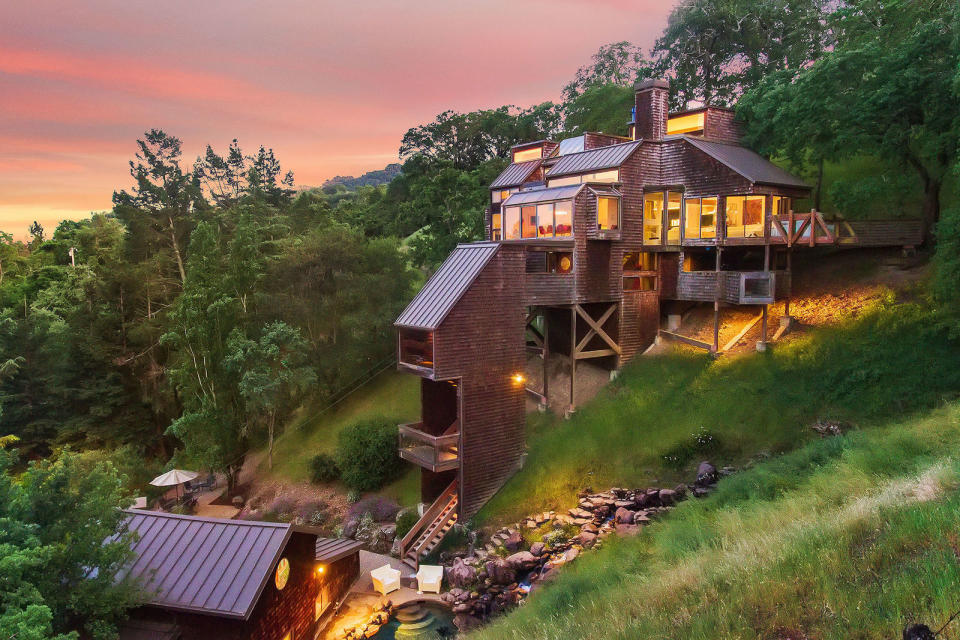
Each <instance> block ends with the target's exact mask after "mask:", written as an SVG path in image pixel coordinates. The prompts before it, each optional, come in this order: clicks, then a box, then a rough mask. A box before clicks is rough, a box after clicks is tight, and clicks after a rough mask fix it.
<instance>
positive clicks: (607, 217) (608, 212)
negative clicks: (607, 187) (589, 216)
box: [597, 196, 620, 231]
mask: <svg viewBox="0 0 960 640" xmlns="http://www.w3.org/2000/svg"><path fill="white" fill-rule="evenodd" d="M619 228H620V198H610V197H607V196H600V197H598V198H597V229H599V230H600V231H616V230H617V229H619Z"/></svg>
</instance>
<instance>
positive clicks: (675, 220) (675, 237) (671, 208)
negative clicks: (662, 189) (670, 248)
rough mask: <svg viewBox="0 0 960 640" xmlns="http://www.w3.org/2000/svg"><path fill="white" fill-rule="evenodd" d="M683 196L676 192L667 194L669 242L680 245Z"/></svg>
mask: <svg viewBox="0 0 960 640" xmlns="http://www.w3.org/2000/svg"><path fill="white" fill-rule="evenodd" d="M682 204H683V195H682V194H680V193H677V192H676V191H670V192H668V193H667V242H668V243H669V244H680V209H681V207H682Z"/></svg>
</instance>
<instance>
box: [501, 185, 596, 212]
mask: <svg viewBox="0 0 960 640" xmlns="http://www.w3.org/2000/svg"><path fill="white" fill-rule="evenodd" d="M582 188H583V185H582V184H569V185H566V186H563V187H550V188H549V189H531V190H530V191H518V192H517V193H511V194H510V197H509V198H507V199H506V200H504V201H503V203H502V204H501V205H500V206H502V207H509V206H512V205H517V204H533V203H534V202H549V201H551V200H568V199H570V198H572V197H574V196H575V195H577V193H578V192H579V191H580V189H582Z"/></svg>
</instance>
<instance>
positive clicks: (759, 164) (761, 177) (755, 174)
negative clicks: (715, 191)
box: [682, 136, 810, 189]
mask: <svg viewBox="0 0 960 640" xmlns="http://www.w3.org/2000/svg"><path fill="white" fill-rule="evenodd" d="M682 137H683V139H684V140H686V141H687V142H689V143H690V144H692V145H693V146H694V147H696V148H697V149H700V150H701V151H703V152H704V153H706V154H707V155H708V156H710V157H712V158H713V159H715V160H717V161H718V162H720V163H722V164H724V165H726V166H727V167H729V168H730V169H732V170H734V171H736V172H737V173H739V174H740V175H742V176H743V177H744V178H746V179H747V180H749V181H750V182H753V183H759V184H771V185H780V186H785V187H802V188H804V189H809V188H810V187H809V186H808V185H807V184H806V183H805V182H804V181H803V180H801V179H800V178H798V177H796V176H794V175H793V174H791V173H788V172H787V171H784V170H783V169H781V168H780V167H778V166H777V165H775V164H773V163H772V162H770V161H769V160H767V159H766V158H764V157H763V156H761V155H760V154H759V153H756V152H755V151H751V150H750V149H747V148H746V147H740V146H737V145H732V144H723V143H721V142H710V141H708V140H701V139H700V138H694V137H691V136H682Z"/></svg>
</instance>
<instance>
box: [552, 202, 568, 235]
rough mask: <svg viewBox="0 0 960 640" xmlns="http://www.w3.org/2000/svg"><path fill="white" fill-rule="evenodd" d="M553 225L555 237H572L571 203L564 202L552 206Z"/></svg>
mask: <svg viewBox="0 0 960 640" xmlns="http://www.w3.org/2000/svg"><path fill="white" fill-rule="evenodd" d="M553 221H554V222H553V225H554V227H553V228H554V230H555V232H556V236H557V237H558V238H559V237H569V236H572V235H573V201H572V200H564V201H563V202H557V203H555V204H554V209H553Z"/></svg>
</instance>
